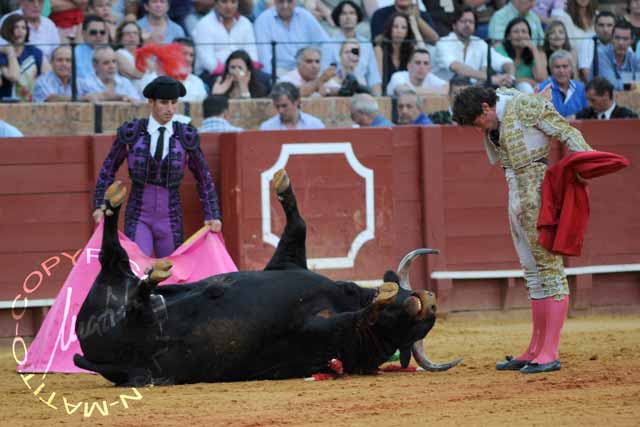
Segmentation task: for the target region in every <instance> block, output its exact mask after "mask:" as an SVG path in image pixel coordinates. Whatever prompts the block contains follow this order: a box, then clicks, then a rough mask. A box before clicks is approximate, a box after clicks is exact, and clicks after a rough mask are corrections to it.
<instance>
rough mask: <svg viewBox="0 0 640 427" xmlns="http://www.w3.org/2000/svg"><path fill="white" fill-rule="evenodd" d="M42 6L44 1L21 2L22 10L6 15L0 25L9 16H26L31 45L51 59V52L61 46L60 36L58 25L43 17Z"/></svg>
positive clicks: (27, 0)
mask: <svg viewBox="0 0 640 427" xmlns="http://www.w3.org/2000/svg"><path fill="white" fill-rule="evenodd" d="M42 4H43V1H42V0H20V9H18V10H16V11H15V12H11V13H7V14H6V15H4V16H3V17H2V19H0V25H2V23H3V22H4V20H5V19H6V18H7V16H9V15H13V14H16V13H17V14H20V15H22V16H24V17H25V19H26V20H27V25H28V26H29V43H31V44H33V45H35V46H36V47H37V48H39V49H40V50H41V51H42V53H44V54H45V55H46V56H47V58H50V57H51V52H53V50H54V49H55V48H56V47H58V45H59V44H60V35H59V34H58V29H57V28H56V24H54V23H53V21H52V20H51V19H49V18H47V17H46V16H42ZM0 40H2V38H0Z"/></svg>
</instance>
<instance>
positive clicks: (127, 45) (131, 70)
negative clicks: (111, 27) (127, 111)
mask: <svg viewBox="0 0 640 427" xmlns="http://www.w3.org/2000/svg"><path fill="white" fill-rule="evenodd" d="M115 40H116V45H117V46H118V50H116V60H117V61H118V72H119V73H120V74H121V75H122V76H123V77H126V78H128V79H130V80H131V82H132V83H133V85H134V86H135V87H136V88H137V89H138V92H139V93H142V90H143V89H144V84H143V83H141V79H142V78H143V77H144V75H145V73H143V72H141V71H139V70H138V69H137V68H136V65H135V64H136V49H137V48H139V47H142V29H141V28H140V26H139V25H138V23H137V22H136V21H123V22H122V23H121V24H120V25H118V28H117V29H116V38H115Z"/></svg>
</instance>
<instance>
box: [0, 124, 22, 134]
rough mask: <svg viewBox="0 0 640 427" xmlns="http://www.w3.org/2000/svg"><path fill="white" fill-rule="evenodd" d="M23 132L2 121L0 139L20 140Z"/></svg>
mask: <svg viewBox="0 0 640 427" xmlns="http://www.w3.org/2000/svg"><path fill="white" fill-rule="evenodd" d="M21 136H24V135H22V132H20V130H18V128H16V127H14V126H11V125H10V124H9V123H7V122H5V121H4V120H0V138H20V137H21Z"/></svg>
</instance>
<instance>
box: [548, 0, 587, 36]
mask: <svg viewBox="0 0 640 427" xmlns="http://www.w3.org/2000/svg"><path fill="white" fill-rule="evenodd" d="M597 11H598V0H567V11H566V12H565V11H558V12H557V13H555V14H554V16H553V18H554V19H555V20H558V21H560V22H562V23H563V24H564V26H565V28H566V29H567V34H568V35H569V40H571V44H572V45H574V46H578V47H579V46H580V45H581V44H582V43H583V42H584V41H585V40H588V39H590V38H591V37H593V36H594V35H595V32H594V29H593V23H594V20H595V17H596V13H597Z"/></svg>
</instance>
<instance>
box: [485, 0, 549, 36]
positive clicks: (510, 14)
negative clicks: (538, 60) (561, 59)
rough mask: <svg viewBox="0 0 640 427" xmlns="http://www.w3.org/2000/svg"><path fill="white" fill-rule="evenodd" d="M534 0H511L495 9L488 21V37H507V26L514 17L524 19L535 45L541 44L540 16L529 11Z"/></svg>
mask: <svg viewBox="0 0 640 427" xmlns="http://www.w3.org/2000/svg"><path fill="white" fill-rule="evenodd" d="M534 4H535V1H534V0H511V1H510V2H509V3H507V4H506V5H505V6H504V7H503V8H501V9H500V10H499V11H497V12H496V13H495V14H494V15H493V16H492V17H491V21H489V38H490V39H492V40H496V41H502V40H503V39H506V38H507V37H509V31H508V26H509V23H511V22H512V21H513V20H514V19H515V18H522V19H526V21H527V26H528V27H529V34H530V35H529V38H530V39H531V40H532V41H533V43H534V44H535V45H536V46H540V45H542V43H543V41H544V31H542V23H541V22H540V18H538V15H536V14H535V13H534V12H532V11H531V9H532V8H533V5H534Z"/></svg>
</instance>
